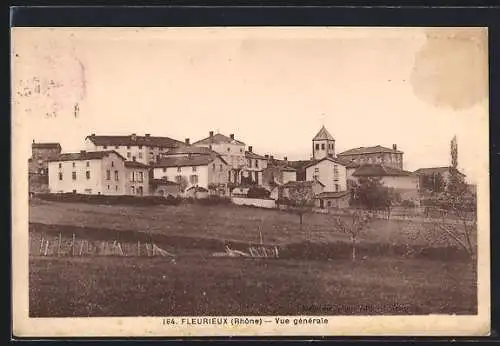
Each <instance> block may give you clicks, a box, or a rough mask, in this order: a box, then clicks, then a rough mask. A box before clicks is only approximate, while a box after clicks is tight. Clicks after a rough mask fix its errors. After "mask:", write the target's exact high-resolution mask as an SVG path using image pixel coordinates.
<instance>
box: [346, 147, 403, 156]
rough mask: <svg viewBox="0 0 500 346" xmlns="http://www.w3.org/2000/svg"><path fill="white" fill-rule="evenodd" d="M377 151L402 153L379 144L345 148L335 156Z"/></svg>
mask: <svg viewBox="0 0 500 346" xmlns="http://www.w3.org/2000/svg"><path fill="white" fill-rule="evenodd" d="M377 153H394V154H402V153H403V152H402V151H399V150H394V149H390V148H386V147H383V146H381V145H376V146H374V147H359V148H354V149H349V150H346V151H344V152H341V153H340V154H337V156H343V155H363V154H377Z"/></svg>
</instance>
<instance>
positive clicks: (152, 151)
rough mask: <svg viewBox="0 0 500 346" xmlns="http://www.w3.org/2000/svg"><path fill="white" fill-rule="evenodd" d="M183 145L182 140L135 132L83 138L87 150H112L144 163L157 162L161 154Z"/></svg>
mask: <svg viewBox="0 0 500 346" xmlns="http://www.w3.org/2000/svg"><path fill="white" fill-rule="evenodd" d="M184 145H185V143H184V142H181V141H178V140H175V139H172V138H169V137H157V136H151V135H150V134H148V133H147V134H145V135H144V136H138V135H136V134H135V133H132V134H131V135H128V136H114V135H112V136H108V135H106V136H98V135H96V134H95V133H93V134H91V135H90V136H87V137H86V138H85V146H86V150H87V151H105V150H114V151H116V152H117V153H119V154H120V155H122V156H123V157H125V158H126V159H127V160H128V161H134V160H135V161H137V162H141V163H144V164H151V163H154V162H157V161H158V160H159V158H160V155H161V154H163V153H165V152H167V151H170V150H172V149H175V148H178V147H181V146H184Z"/></svg>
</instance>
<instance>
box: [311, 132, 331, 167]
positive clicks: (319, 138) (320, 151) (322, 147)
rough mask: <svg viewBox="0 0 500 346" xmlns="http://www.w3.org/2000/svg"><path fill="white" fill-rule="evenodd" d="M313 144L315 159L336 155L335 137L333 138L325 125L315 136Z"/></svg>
mask: <svg viewBox="0 0 500 346" xmlns="http://www.w3.org/2000/svg"><path fill="white" fill-rule="evenodd" d="M312 145H313V148H312V149H313V159H314V160H321V159H323V158H325V157H334V156H335V138H333V136H332V135H331V134H330V133H329V132H328V130H327V129H326V128H325V126H322V127H321V130H319V132H318V133H317V134H316V136H314V138H313V139H312Z"/></svg>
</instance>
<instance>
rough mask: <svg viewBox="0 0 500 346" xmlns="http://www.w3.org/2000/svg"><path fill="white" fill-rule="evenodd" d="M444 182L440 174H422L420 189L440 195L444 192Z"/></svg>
mask: <svg viewBox="0 0 500 346" xmlns="http://www.w3.org/2000/svg"><path fill="white" fill-rule="evenodd" d="M445 187H446V182H445V181H444V178H443V175H442V174H441V173H432V174H424V175H423V176H422V186H421V188H422V189H423V190H426V191H430V192H432V193H433V194H436V193H442V192H444V191H445Z"/></svg>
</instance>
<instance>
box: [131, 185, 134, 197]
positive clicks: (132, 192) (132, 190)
mask: <svg viewBox="0 0 500 346" xmlns="http://www.w3.org/2000/svg"><path fill="white" fill-rule="evenodd" d="M130 194H131V195H135V186H131V187H130Z"/></svg>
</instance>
